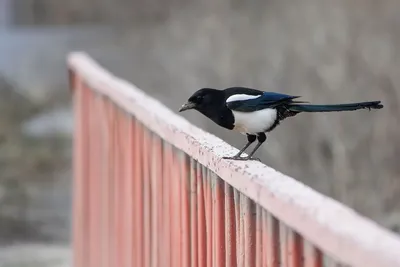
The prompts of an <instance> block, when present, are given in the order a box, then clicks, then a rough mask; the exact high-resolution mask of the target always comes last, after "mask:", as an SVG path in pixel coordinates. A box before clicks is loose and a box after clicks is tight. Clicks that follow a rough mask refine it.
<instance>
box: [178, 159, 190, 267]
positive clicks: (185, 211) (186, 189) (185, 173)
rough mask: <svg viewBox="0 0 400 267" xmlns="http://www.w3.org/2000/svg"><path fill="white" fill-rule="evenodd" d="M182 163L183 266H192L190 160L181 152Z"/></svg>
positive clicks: (180, 161) (181, 264)
mask: <svg viewBox="0 0 400 267" xmlns="http://www.w3.org/2000/svg"><path fill="white" fill-rule="evenodd" d="M179 164H180V174H181V175H180V177H181V179H180V184H181V185H180V195H181V198H180V204H181V208H180V212H181V234H180V235H181V262H180V266H181V267H186V266H190V209H189V207H190V202H189V200H190V196H191V194H190V182H191V180H190V161H189V159H188V157H187V156H186V155H185V154H184V153H183V152H180V153H179Z"/></svg>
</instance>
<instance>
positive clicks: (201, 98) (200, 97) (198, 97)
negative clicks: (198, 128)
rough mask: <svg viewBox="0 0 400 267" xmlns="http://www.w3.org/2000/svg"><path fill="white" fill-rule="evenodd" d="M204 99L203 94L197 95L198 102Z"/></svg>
mask: <svg viewBox="0 0 400 267" xmlns="http://www.w3.org/2000/svg"><path fill="white" fill-rule="evenodd" d="M202 101H203V96H201V95H199V96H197V97H196V102H197V103H201V102H202Z"/></svg>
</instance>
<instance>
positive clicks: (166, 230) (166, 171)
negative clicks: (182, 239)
mask: <svg viewBox="0 0 400 267" xmlns="http://www.w3.org/2000/svg"><path fill="white" fill-rule="evenodd" d="M171 164H172V155H171V147H170V145H169V144H166V143H164V163H163V204H164V207H163V222H164V227H163V237H164V246H163V250H162V251H163V260H162V262H163V265H164V266H166V267H169V266H171V205H170V195H171V177H170V174H171V173H170V168H171ZM171 267H172V266H171Z"/></svg>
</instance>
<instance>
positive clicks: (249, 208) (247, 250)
mask: <svg viewBox="0 0 400 267" xmlns="http://www.w3.org/2000/svg"><path fill="white" fill-rule="evenodd" d="M242 198H243V204H242V207H243V211H242V216H243V231H244V233H243V234H244V257H245V258H244V266H246V267H253V266H254V265H255V256H256V255H255V243H256V242H255V236H254V230H255V219H254V218H255V216H254V205H253V202H252V201H251V200H250V199H249V198H248V197H246V196H244V195H242Z"/></svg>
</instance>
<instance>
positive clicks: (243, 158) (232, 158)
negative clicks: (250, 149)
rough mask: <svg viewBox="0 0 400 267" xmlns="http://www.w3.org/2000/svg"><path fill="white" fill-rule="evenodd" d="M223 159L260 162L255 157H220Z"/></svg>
mask: <svg viewBox="0 0 400 267" xmlns="http://www.w3.org/2000/svg"><path fill="white" fill-rule="evenodd" d="M222 158H223V159H230V160H256V161H261V160H260V159H259V158H255V157H241V156H233V157H222Z"/></svg>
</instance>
